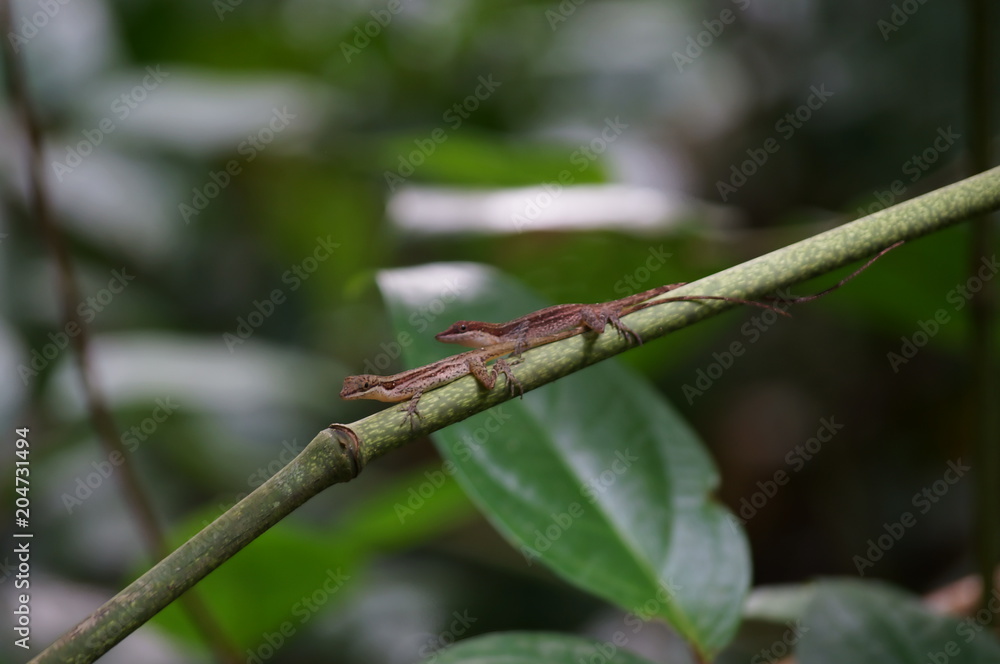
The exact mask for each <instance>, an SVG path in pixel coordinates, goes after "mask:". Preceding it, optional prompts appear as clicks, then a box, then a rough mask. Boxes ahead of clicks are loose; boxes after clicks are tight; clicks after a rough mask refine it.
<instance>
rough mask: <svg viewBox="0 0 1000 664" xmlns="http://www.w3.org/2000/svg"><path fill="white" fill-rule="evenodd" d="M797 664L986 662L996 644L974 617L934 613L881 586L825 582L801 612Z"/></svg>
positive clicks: (994, 656)
mask: <svg viewBox="0 0 1000 664" xmlns="http://www.w3.org/2000/svg"><path fill="white" fill-rule="evenodd" d="M802 631H803V634H802V637H801V642H800V644H799V647H798V651H797V653H796V655H797V657H798V661H799V662H801V664H826V663H827V662H831V663H834V662H836V663H837V664H840V663H842V662H854V663H858V664H864V663H865V662H872V663H873V664H874V663H876V662H877V663H878V664H896V663H898V664H945V663H947V664H986V663H987V662H1000V642H998V641H997V639H996V638H995V637H994V636H993V635H991V634H990V633H989V630H988V628H986V627H984V625H983V623H982V622H980V621H977V619H976V618H975V617H971V618H964V619H961V620H960V619H958V618H953V617H950V616H941V615H936V614H933V613H931V612H930V611H928V610H927V609H926V608H924V607H923V606H922V605H921V604H920V603H919V601H918V600H917V599H916V598H915V597H912V596H910V595H907V594H906V593H903V592H901V591H899V590H896V589H894V588H891V587H889V586H886V585H882V584H879V583H873V582H865V583H861V582H859V581H828V582H824V583H822V584H821V585H820V586H819V589H818V592H817V594H816V599H815V601H814V602H813V603H812V605H811V606H810V607H809V610H808V611H807V612H806V617H805V625H804V629H803V630H802Z"/></svg>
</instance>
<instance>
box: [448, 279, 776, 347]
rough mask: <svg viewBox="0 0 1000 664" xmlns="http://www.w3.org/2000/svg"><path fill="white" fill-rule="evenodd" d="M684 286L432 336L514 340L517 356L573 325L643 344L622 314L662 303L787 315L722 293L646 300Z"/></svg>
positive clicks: (465, 323)
mask: <svg viewBox="0 0 1000 664" xmlns="http://www.w3.org/2000/svg"><path fill="white" fill-rule="evenodd" d="M684 285H685V283H684V282H682V283H679V284H667V285H665V286H658V287H656V288H651V289H650V290H647V291H643V292H641V293H636V294H635V295H629V296H627V297H623V298H621V299H620V300H612V301H610V302H601V303H598V304H557V305H555V306H552V307H546V308H544V309H539V310H538V311H534V312H532V313H530V314H527V315H524V316H521V317H520V318H515V319H514V320H511V321H507V322H506V323H485V322H482V321H469V320H460V321H457V322H455V323H452V325H451V326H450V327H449V328H448V329H447V330H445V331H444V332H441V333H439V334H437V335H435V336H434V338H435V339H437V340H438V341H443V342H444V343H449V344H461V345H463V346H470V347H473V348H483V347H486V346H491V345H493V344H499V343H504V342H507V341H513V342H514V343H515V346H514V353H513V354H514V355H515V356H518V355H520V354H521V353H522V352H523V351H524V350H526V349H528V348H532V347H534V346H538V345H541V344H538V343H536V342H535V340H536V338H538V337H545V336H548V335H550V334H554V333H556V332H560V331H562V330H572V329H575V328H579V329H578V330H577V331H578V332H583V331H585V330H593V331H595V332H597V333H601V332H603V331H604V328H605V327H606V326H607V325H608V323H610V324H611V325H612V326H614V328H615V329H616V330H617V331H618V333H619V334H621V335H622V336H624V337H625V338H626V339H629V340H631V341H634V342H635V343H637V344H642V337H640V336H639V334H638V333H637V332H636V331H635V330H633V329H632V328H630V327H629V326H628V325H626V324H625V323H623V322H622V320H621V317H622V316H624V315H626V314H630V313H632V312H635V311H639V310H640V309H645V308H646V307H650V306H654V305H657V304H662V303H664V302H687V301H691V300H725V301H726V302H737V303H740V304H750V305H754V306H758V307H763V308H765V309H772V310H774V311H777V312H778V313H780V314H782V315H784V316H787V315H788V314H787V313H785V312H783V311H781V310H780V309H777V308H775V307H773V306H771V305H768V304H764V303H762V302H753V301H750V300H742V299H739V298H735V297H723V296H721V295H683V296H679V297H668V298H664V299H662V300H657V301H655V302H648V303H647V302H645V301H646V300H648V299H650V298H651V297H654V296H656V295H659V294H660V293H666V292H667V291H672V290H674V289H675V288H680V287H681V286H684Z"/></svg>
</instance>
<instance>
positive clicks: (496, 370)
mask: <svg viewBox="0 0 1000 664" xmlns="http://www.w3.org/2000/svg"><path fill="white" fill-rule="evenodd" d="M500 374H503V375H504V376H505V377H506V378H507V389H508V390H509V391H510V396H514V388H515V387H516V388H517V389H519V390H520V391H521V398H522V399H523V398H524V385H521V381H519V380H518V379H517V378H516V377H515V376H514V372H513V371H511V369H510V364H508V363H507V360H505V359H503V358H500V359H499V360H497V361H496V363H495V364H494V365H493V377H494V378H498V377H499V376H500Z"/></svg>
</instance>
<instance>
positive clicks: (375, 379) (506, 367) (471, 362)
mask: <svg viewBox="0 0 1000 664" xmlns="http://www.w3.org/2000/svg"><path fill="white" fill-rule="evenodd" d="M580 332H582V330H564V331H561V332H559V333H556V334H552V335H548V336H544V337H539V338H537V339H535V340H533V341H532V343H531V345H530V346H529V347H533V346H534V345H542V344H545V343H550V342H552V341H558V340H559V339H565V338H567V337H571V336H573V335H574V334H579V333H580ZM516 345H517V344H516V343H515V342H513V341H508V342H501V343H499V344H494V345H492V346H490V347H489V348H480V349H477V350H470V351H466V352H464V353H460V354H458V355H452V356H450V357H446V358H444V359H442V360H438V361H437V362H432V363H431V364H427V365H425V366H422V367H417V368H415V369H407V370H406V371H402V372H400V373H397V374H393V375H391V376H376V375H372V374H361V375H357V376H347V377H346V378H345V379H344V386H343V389H341V390H340V397H341V398H342V399H348V400H353V399H375V400H377V401H386V402H390V403H394V402H398V401H406V400H407V399H409V400H410V402H409V404H407V407H406V417H407V419H408V420H409V421H410V426H411V427H412V426H413V417H414V415H415V416H417V417H420V413H419V412H418V411H417V402H419V401H420V397H421V396H422V395H423V393H424V392H426V391H427V390H432V389H434V388H436V387H441V386H442V385H447V384H448V383H451V382H453V381H455V380H458V379H459V378H461V377H462V376H465V375H468V374H472V375H473V376H475V378H476V380H478V381H479V383H480V384H481V385H482V386H483V387H485V388H486V389H488V390H491V389H493V387H494V386H495V385H496V381H497V379H498V378H499V377H500V374H503V375H504V376H505V377H506V379H507V387H508V388H509V389H510V393H511V395H513V394H514V390H515V388H520V389H521V393H522V394H523V393H524V389H523V388H521V384H520V383H519V382H518V381H517V379H516V378H515V377H514V374H513V372H511V370H510V364H509V363H508V362H507V361H506V360H504V359H503V356H504V355H508V354H510V353H511V352H512V351H513V350H514V348H515V346H516ZM490 360H496V362H495V363H494V364H493V366H492V367H487V366H486V363H487V362H489V361H490Z"/></svg>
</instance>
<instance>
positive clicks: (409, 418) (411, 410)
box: [400, 390, 424, 430]
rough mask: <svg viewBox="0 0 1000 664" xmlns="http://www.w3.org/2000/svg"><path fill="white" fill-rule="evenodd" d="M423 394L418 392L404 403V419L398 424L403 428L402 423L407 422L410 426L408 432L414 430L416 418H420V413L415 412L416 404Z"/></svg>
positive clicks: (421, 391)
mask: <svg viewBox="0 0 1000 664" xmlns="http://www.w3.org/2000/svg"><path fill="white" fill-rule="evenodd" d="M423 394H424V391H423V390H420V391H419V392H417V393H416V394H414V395H413V396H412V397H410V400H409V401H407V402H406V417H405V418H404V419H403V422H400V426H403V424H404V423H407V422H408V423H409V424H410V430H413V429H414V428H415V425H416V420H417V418H421V417H422V416H421V415H420V411H418V410H417V402H418V401H420V397H421V396H423Z"/></svg>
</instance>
